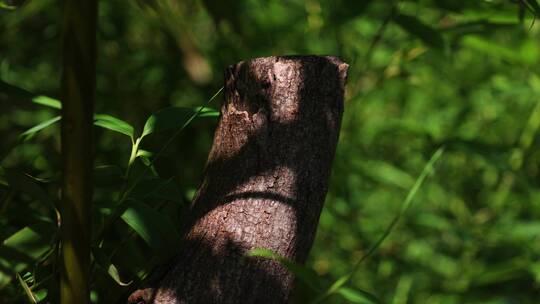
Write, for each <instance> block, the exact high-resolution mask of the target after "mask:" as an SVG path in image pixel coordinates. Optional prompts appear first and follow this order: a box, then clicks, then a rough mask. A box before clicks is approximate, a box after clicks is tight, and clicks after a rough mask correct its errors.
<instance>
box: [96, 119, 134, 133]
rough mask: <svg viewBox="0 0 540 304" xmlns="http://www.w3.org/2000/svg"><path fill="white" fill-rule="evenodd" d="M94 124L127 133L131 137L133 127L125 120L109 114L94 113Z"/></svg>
mask: <svg viewBox="0 0 540 304" xmlns="http://www.w3.org/2000/svg"><path fill="white" fill-rule="evenodd" d="M94 125H96V126H99V127H102V128H105V129H109V130H111V131H115V132H118V133H121V134H124V135H127V136H129V137H131V138H132V139H133V127H132V126H131V125H130V124H128V123H127V122H125V121H123V120H121V119H118V118H116V117H113V116H111V115H107V114H96V115H94Z"/></svg>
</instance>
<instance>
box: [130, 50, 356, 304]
mask: <svg viewBox="0 0 540 304" xmlns="http://www.w3.org/2000/svg"><path fill="white" fill-rule="evenodd" d="M347 68H348V65H347V64H345V63H343V62H342V61H341V60H339V59H338V58H336V57H331V56H280V57H267V58H257V59H253V60H249V61H245V62H240V63H238V64H236V65H233V66H231V67H229V68H228V69H227V70H226V72H225V101H224V103H223V104H222V107H221V118H220V121H219V124H218V127H217V129H216V132H215V136H214V143H213V146H212V149H211V151H210V155H209V157H208V162H207V166H206V171H205V177H204V180H203V182H202V184H201V186H200V188H199V190H198V192H197V195H196V196H195V199H194V200H193V203H192V205H191V210H190V211H191V212H190V217H189V220H188V221H187V222H186V226H185V232H184V235H185V237H184V240H185V242H184V244H183V245H182V248H181V249H180V251H179V253H178V255H177V256H176V257H175V259H174V261H173V262H172V263H171V264H170V267H168V269H167V270H166V272H165V274H164V275H163V276H162V277H161V278H160V279H159V280H157V281H156V283H155V284H154V285H153V287H152V288H149V289H143V290H139V291H137V292H135V293H134V294H132V295H131V297H130V299H129V301H130V302H132V303H160V304H163V303H286V302H287V301H288V298H289V295H290V292H291V290H292V287H293V280H294V277H293V275H292V274H291V273H289V272H288V271H287V270H286V269H284V268H283V267H282V266H281V265H280V264H279V263H278V262H275V261H273V260H269V259H264V258H255V257H246V253H248V252H249V251H250V250H251V249H254V248H267V249H270V250H273V251H275V252H276V253H278V254H280V255H282V256H284V257H286V258H288V259H290V260H292V261H295V262H297V263H304V262H305V260H306V258H307V256H308V253H309V250H310V249H311V246H312V243H313V239H314V237H315V232H316V229H317V223H318V220H319V216H320V213H321V210H322V207H323V202H324V199H325V196H326V192H327V185H328V179H329V176H330V170H331V165H332V160H333V158H334V153H335V149H336V143H337V140H338V135H339V129H340V124H341V117H342V112H343V95H344V84H345V80H346V75H347Z"/></svg>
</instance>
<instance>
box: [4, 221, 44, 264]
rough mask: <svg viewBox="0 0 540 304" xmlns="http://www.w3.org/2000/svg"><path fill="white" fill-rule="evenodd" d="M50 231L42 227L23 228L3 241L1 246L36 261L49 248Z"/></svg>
mask: <svg viewBox="0 0 540 304" xmlns="http://www.w3.org/2000/svg"><path fill="white" fill-rule="evenodd" d="M50 231H51V229H48V228H46V227H44V225H35V226H32V227H24V228H23V229H21V230H19V231H17V232H15V233H14V234H12V235H11V236H10V237H8V238H7V239H5V240H4V242H3V245H4V246H6V247H8V248H11V249H14V250H16V251H18V252H20V253H22V254H24V255H25V256H28V257H31V258H32V259H38V258H39V257H40V256H41V255H43V254H44V253H46V252H47V251H48V250H49V248H50V240H51V236H52V234H51V233H50Z"/></svg>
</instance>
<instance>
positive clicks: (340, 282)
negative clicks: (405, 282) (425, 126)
mask: <svg viewBox="0 0 540 304" xmlns="http://www.w3.org/2000/svg"><path fill="white" fill-rule="evenodd" d="M443 152H444V147H441V148H439V149H437V151H435V153H433V155H432V156H431V158H430V160H429V161H428V162H427V164H426V165H425V166H424V169H423V170H422V172H421V173H420V175H419V176H418V178H417V179H416V181H415V183H414V185H413V186H412V188H411V189H410V190H409V193H407V196H406V197H405V200H404V201H403V203H402V204H401V210H400V211H399V213H398V214H397V215H396V216H395V217H394V219H393V220H392V222H390V225H388V227H387V228H386V229H385V231H384V233H383V234H382V235H381V236H380V237H379V239H378V240H377V241H376V242H375V244H373V245H372V246H371V247H370V249H369V250H368V252H367V253H366V254H364V255H363V256H362V257H361V258H360V259H359V260H358V262H356V264H355V265H354V266H353V269H352V270H351V272H350V273H349V274H347V275H345V276H343V277H341V278H340V279H339V280H337V281H336V282H334V284H332V285H331V286H330V288H328V289H327V290H326V292H324V293H323V294H322V295H321V296H320V297H318V298H317V299H315V301H314V303H320V302H322V301H323V300H325V299H326V298H327V297H328V296H330V295H331V294H334V293H336V292H338V291H339V290H340V289H341V288H342V287H343V286H345V285H346V284H347V283H348V282H349V281H350V280H351V279H352V277H353V276H354V274H355V273H356V271H357V270H358V269H359V268H360V264H362V262H363V261H365V260H366V259H367V258H368V257H370V256H371V255H372V254H373V253H374V252H375V251H376V250H377V249H378V248H379V247H380V246H381V244H382V243H383V242H384V240H386V239H387V238H388V236H389V235H390V233H391V232H392V230H393V229H394V228H395V227H396V225H397V224H398V222H399V220H400V219H401V217H402V216H403V214H405V212H406V211H407V209H409V207H410V206H411V203H412V201H413V198H414V197H415V196H416V193H418V190H419V189H420V187H421V186H422V184H423V183H424V181H425V180H426V178H427V177H428V176H429V174H430V173H431V172H432V171H433V166H434V165H435V163H436V162H437V161H438V160H439V158H440V157H441V156H442V154H443Z"/></svg>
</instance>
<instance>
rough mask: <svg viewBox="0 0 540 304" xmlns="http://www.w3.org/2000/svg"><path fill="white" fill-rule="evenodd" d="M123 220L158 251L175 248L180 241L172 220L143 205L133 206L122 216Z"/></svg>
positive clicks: (135, 204)
mask: <svg viewBox="0 0 540 304" xmlns="http://www.w3.org/2000/svg"><path fill="white" fill-rule="evenodd" d="M122 220H124V222H126V224H128V225H129V226H130V227H131V228H132V229H133V230H135V232H136V233H137V234H138V235H139V236H140V237H141V238H142V239H143V240H144V241H145V242H146V243H147V244H148V245H149V246H150V247H151V248H152V249H154V250H156V251H159V250H163V249H165V248H173V247H174V245H176V244H177V243H178V241H179V240H180V236H179V235H178V232H177V231H176V228H175V227H174V225H173V223H172V222H171V220H170V219H169V218H168V217H167V216H165V215H164V214H161V213H160V212H158V211H157V210H154V209H152V208H150V207H149V206H147V205H145V204H143V203H140V202H134V203H133V204H131V205H130V206H129V207H128V208H127V209H126V211H124V213H123V214H122Z"/></svg>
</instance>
